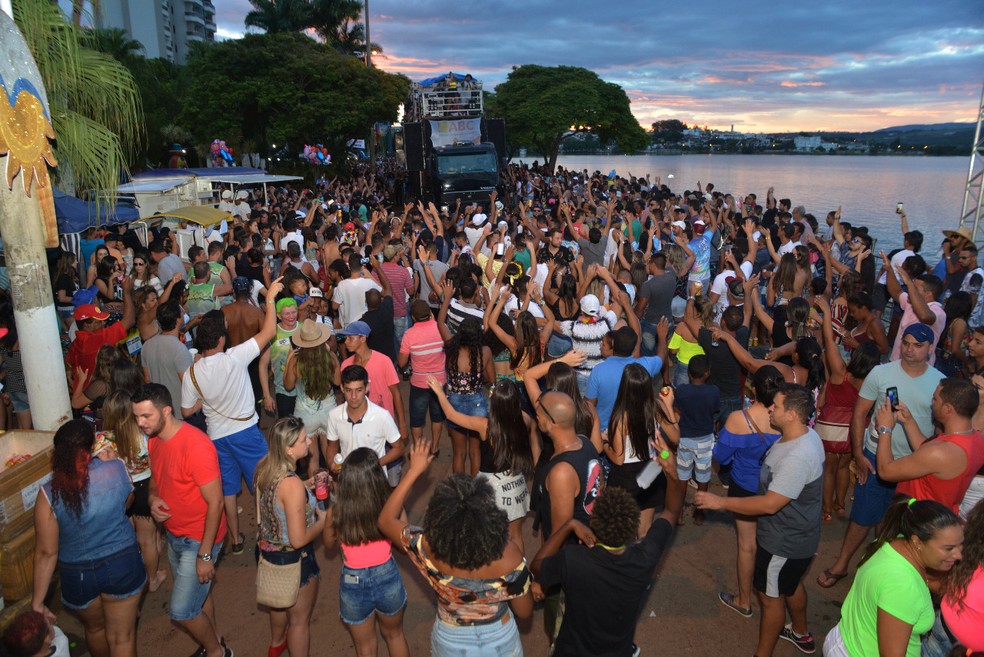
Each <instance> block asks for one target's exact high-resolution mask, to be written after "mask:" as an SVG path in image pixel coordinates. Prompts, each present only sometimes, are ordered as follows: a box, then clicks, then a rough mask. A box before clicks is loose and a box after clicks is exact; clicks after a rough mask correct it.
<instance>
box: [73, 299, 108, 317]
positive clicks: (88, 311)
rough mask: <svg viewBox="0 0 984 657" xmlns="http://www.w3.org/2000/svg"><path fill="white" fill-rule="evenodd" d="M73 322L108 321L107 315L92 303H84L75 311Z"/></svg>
mask: <svg viewBox="0 0 984 657" xmlns="http://www.w3.org/2000/svg"><path fill="white" fill-rule="evenodd" d="M74 317H75V321H76V322H84V321H85V320H87V319H103V320H105V319H109V313H108V312H106V311H104V310H103V309H102V308H100V307H99V306H97V305H95V304H92V303H84V304H82V305H81V306H79V307H78V308H76V309H75V314H74Z"/></svg>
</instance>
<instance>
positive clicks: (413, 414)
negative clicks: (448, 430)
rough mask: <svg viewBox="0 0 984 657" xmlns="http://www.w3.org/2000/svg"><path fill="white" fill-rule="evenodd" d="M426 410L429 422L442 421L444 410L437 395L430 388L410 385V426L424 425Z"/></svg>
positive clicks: (437, 422) (436, 422)
mask: <svg viewBox="0 0 984 657" xmlns="http://www.w3.org/2000/svg"><path fill="white" fill-rule="evenodd" d="M428 412H430V419H431V424H440V423H441V422H444V419H445V418H444V411H443V410H441V402H439V401H437V395H435V394H434V393H433V392H432V391H431V389H430V388H418V387H416V386H410V426H411V427H413V428H415V429H416V428H419V427H422V426H424V423H425V421H426V420H427V413H428Z"/></svg>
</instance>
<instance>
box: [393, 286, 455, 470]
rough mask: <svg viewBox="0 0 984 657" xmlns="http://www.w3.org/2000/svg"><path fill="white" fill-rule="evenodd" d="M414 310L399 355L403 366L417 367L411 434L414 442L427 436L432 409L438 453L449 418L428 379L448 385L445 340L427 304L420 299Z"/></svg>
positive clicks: (433, 438) (434, 449)
mask: <svg viewBox="0 0 984 657" xmlns="http://www.w3.org/2000/svg"><path fill="white" fill-rule="evenodd" d="M410 307H411V312H412V313H413V326H411V327H410V328H409V329H407V332H406V333H404V334H403V340H402V342H401V343H400V353H399V355H398V356H397V363H398V364H399V366H400V367H406V366H407V364H408V363H409V364H410V365H412V366H413V374H411V375H410V433H411V435H412V436H413V439H414V441H417V440H419V439H420V438H421V437H423V435H424V420H425V419H426V418H427V411H428V410H430V421H431V451H432V452H437V451H439V450H440V448H441V431H442V429H444V419H445V418H444V412H443V411H442V410H441V404H440V402H438V400H437V396H436V395H435V394H434V393H433V392H431V390H430V387H429V386H428V384H427V378H428V377H431V376H433V377H434V378H435V379H437V380H438V381H440V382H441V385H444V384H445V383H447V382H448V381H447V378H448V377H447V372H446V371H445V369H444V362H445V357H444V338H443V337H442V335H441V330H440V327H439V326H438V325H437V322H436V321H434V315H432V314H431V311H430V306H428V305H427V302H426V301H424V300H423V299H416V300H415V301H414V302H413V303H412V304H411V306H410Z"/></svg>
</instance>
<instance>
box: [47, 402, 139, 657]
mask: <svg viewBox="0 0 984 657" xmlns="http://www.w3.org/2000/svg"><path fill="white" fill-rule="evenodd" d="M95 439H96V437H95V434H94V433H93V431H92V425H91V424H89V423H88V422H86V421H85V420H71V421H69V422H66V423H65V424H63V425H62V426H61V428H59V429H58V431H56V432H55V438H54V452H53V454H52V456H51V481H49V482H48V483H46V484H44V485H43V486H42V487H41V489H40V490H39V491H38V497H37V502H36V504H35V506H34V526H35V530H36V531H37V542H36V545H35V548H34V594H33V597H32V598H31V607H32V608H33V609H34V611H38V612H41V613H44V614H45V615H47V616H49V617H50V616H51V612H50V611H48V610H47V608H46V607H45V605H44V599H45V597H46V596H47V595H48V587H49V586H50V584H51V577H52V575H53V574H54V572H55V565H56V564H57V565H58V569H59V572H60V579H61V601H62V604H63V605H64V606H65V608H66V609H68V610H70V611H71V612H72V613H73V614H75V615H76V616H78V617H79V619H80V620H81V621H82V626H83V628H84V630H85V641H86V644H87V645H88V648H89V654H91V655H92V656H93V657H123V656H127V657H130V656H132V655H135V654H137V653H136V651H137V634H136V624H137V605H138V603H139V602H140V594H141V592H142V591H143V589H144V586H146V585H147V573H146V572H145V571H144V563H143V559H142V558H141V557H140V548H139V546H138V545H137V536H136V533H135V532H134V531H133V527H132V526H131V525H130V522H129V521H128V520H127V517H126V508H127V505H128V504H129V503H130V501H131V500H132V499H133V485H132V484H131V483H130V475H129V474H127V471H126V466H125V465H124V464H123V462H122V461H121V460H119V459H111V460H108V461H102V460H100V459H93V458H92V446H93V444H94V443H95Z"/></svg>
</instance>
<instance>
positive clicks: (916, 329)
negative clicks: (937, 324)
mask: <svg viewBox="0 0 984 657" xmlns="http://www.w3.org/2000/svg"><path fill="white" fill-rule="evenodd" d="M902 335H903V336H906V335H911V336H912V337H913V338H915V340H916V342H930V343H931V342H933V340H934V339H935V338H936V335H935V334H934V333H933V329H931V328H930V327H929V326H927V325H926V324H923V323H922V322H916V323H915V324H911V325H909V326H908V328H906V329H905V331H904V332H903V333H902Z"/></svg>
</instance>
